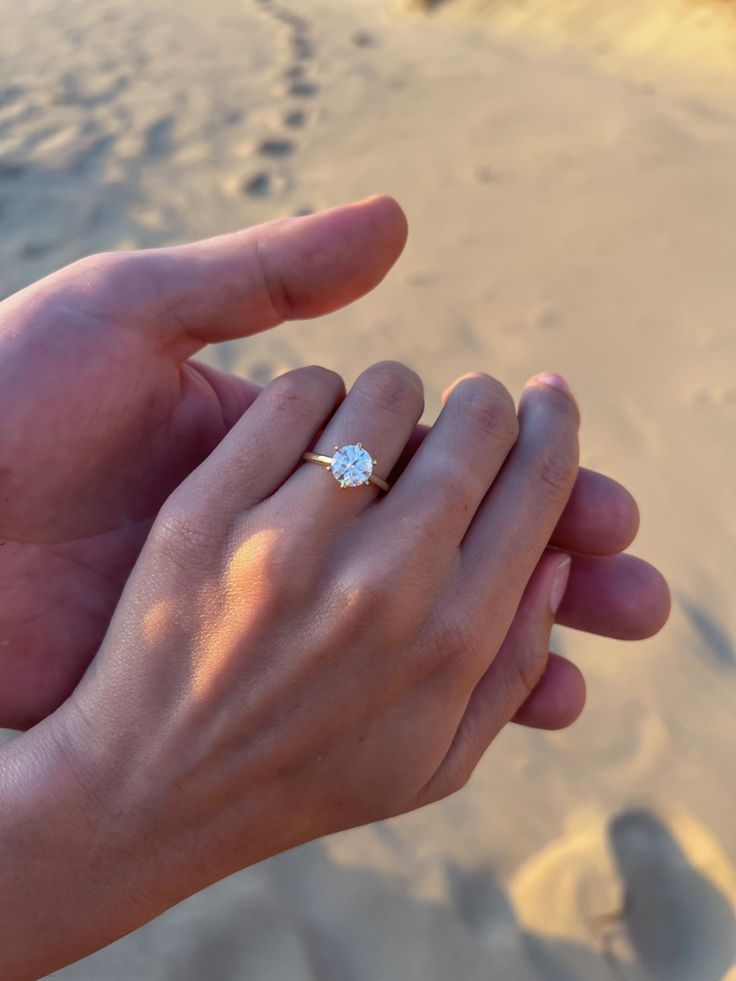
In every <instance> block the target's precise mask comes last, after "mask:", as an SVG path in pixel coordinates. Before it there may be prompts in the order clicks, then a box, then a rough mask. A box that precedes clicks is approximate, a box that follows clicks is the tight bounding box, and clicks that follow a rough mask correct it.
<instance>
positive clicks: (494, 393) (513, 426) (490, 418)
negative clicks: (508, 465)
mask: <svg viewBox="0 0 736 981" xmlns="http://www.w3.org/2000/svg"><path fill="white" fill-rule="evenodd" d="M456 398H457V401H458V402H459V403H460V409H461V411H462V413H463V416H464V417H465V418H466V420H467V422H468V423H469V424H470V425H471V426H473V428H475V429H477V430H479V431H480V432H482V433H484V434H485V435H488V436H492V437H494V439H496V440H498V441H499V442H503V443H507V444H509V445H513V443H515V442H516V439H517V437H518V435H519V420H518V418H517V415H516V408H515V406H514V402H513V399H512V398H511V395H510V394H509V393H508V391H507V390H506V389H505V388H504V386H503V385H501V383H500V382H497V381H495V379H493V378H483V377H477V378H473V379H469V380H468V381H466V382H463V383H462V384H461V385H459V386H458V389H457V396H456Z"/></svg>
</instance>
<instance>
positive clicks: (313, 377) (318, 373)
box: [269, 368, 341, 415]
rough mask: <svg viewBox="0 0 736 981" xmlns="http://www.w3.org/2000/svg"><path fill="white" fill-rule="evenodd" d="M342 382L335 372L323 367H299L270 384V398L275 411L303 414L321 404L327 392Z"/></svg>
mask: <svg viewBox="0 0 736 981" xmlns="http://www.w3.org/2000/svg"><path fill="white" fill-rule="evenodd" d="M335 379H336V380H337V385H339V384H341V382H340V380H339V377H338V376H337V375H334V373H333V372H328V371H327V370H326V369H321V368H297V369H296V370H295V371H289V372H287V374H285V375H280V376H279V377H278V378H275V379H274V380H273V381H272V382H271V384H270V386H269V389H270V391H269V399H270V402H271V405H272V407H273V409H274V411H275V412H285V413H287V414H288V415H301V414H303V412H304V411H305V410H309V409H311V408H313V407H314V406H316V405H318V404H320V403H321V402H322V401H323V400H324V397H325V392H326V391H328V390H330V389H334V388H336V387H337V385H336V383H335Z"/></svg>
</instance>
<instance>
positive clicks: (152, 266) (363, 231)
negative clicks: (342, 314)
mask: <svg viewBox="0 0 736 981" xmlns="http://www.w3.org/2000/svg"><path fill="white" fill-rule="evenodd" d="M406 237H407V223H406V217H405V216H404V213H403V211H402V210H401V208H400V207H399V205H398V204H397V203H396V201H394V200H393V198H390V197H387V196H385V195H377V196H375V197H372V198H367V199H366V200H365V201H359V202H356V203H354V204H347V205H343V206H341V207H337V208H331V209H330V210H328V211H323V212H320V213H318V214H314V215H307V216H305V217H301V218H282V219H277V220H276V221H270V222H267V223H266V224H263V225H256V226H255V227H253V228H247V229H245V230H243V231H238V232H232V233H229V234H226V235H218V236H216V237H215V238H208V239H204V240H203V241H200V242H191V243H189V244H186V245H176V246H172V247H169V248H159V249H147V250H143V251H138V252H135V251H134V252H118V253H115V252H111V253H104V254H102V255H94V256H90V257H89V258H87V259H83V260H81V261H80V262H79V263H73V264H72V265H71V266H67V267H66V268H65V269H62V270H60V271H59V272H58V273H54V274H53V277H52V278H56V283H55V285H60V286H61V287H62V288H63V289H64V290H69V291H71V293H72V294H74V295H73V296H72V297H71V301H73V305H74V306H75V307H81V308H82V309H84V308H85V304H86V305H87V306H88V305H89V303H90V300H92V301H93V303H94V310H95V313H96V315H97V316H98V317H99V316H100V315H101V316H102V317H104V318H105V319H112V320H113V321H114V322H118V321H120V320H124V321H125V322H126V324H128V325H130V326H131V327H133V328H134V329H136V330H139V331H141V332H142V333H143V334H144V335H145V336H146V337H149V338H151V339H153V340H155V341H156V342H157V343H159V344H163V345H164V346H165V347H166V348H167V349H168V350H170V351H173V352H174V353H175V354H176V355H177V357H180V358H181V359H182V360H183V359H184V358H187V357H189V356H190V355H191V354H193V353H195V352H196V351H197V350H199V349H200V348H202V347H203V346H204V345H205V344H212V343H217V342H219V341H226V340H232V339H234V338H237V337H245V336H248V335H250V334H255V333H258V332H259V331H262V330H267V329H268V328H269V327H274V326H276V325H277V324H280V323H282V321H284V320H294V319H305V318H309V317H317V316H321V315H322V314H325V313H330V312H331V311H333V310H336V309H337V308H338V307H341V306H345V304H347V303H352V301H353V300H357V299H358V298H359V297H360V296H362V295H363V294H364V293H367V292H368V291H369V290H372V289H373V288H374V287H375V286H377V285H378V283H380V281H381V280H382V279H383V277H384V276H385V275H386V273H387V272H388V271H389V269H390V268H391V266H393V264H394V263H395V262H396V260H397V259H398V257H399V255H400V254H401V251H402V249H403V248H404V244H405V243H406ZM42 283H43V287H44V290H46V289H48V286H49V284H50V278H49V279H46V280H43V281H42ZM67 305H68V304H67Z"/></svg>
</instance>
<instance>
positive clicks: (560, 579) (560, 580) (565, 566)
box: [549, 555, 572, 616]
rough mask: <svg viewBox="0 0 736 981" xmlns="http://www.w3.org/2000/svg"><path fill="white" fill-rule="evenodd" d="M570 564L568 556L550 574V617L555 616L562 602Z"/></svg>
mask: <svg viewBox="0 0 736 981" xmlns="http://www.w3.org/2000/svg"><path fill="white" fill-rule="evenodd" d="M571 564H572V562H571V559H570V556H569V555H566V556H565V557H564V559H562V561H561V562H559V563H558V565H557V566H556V567H555V571H554V573H553V574H552V585H551V586H550V590H549V606H550V609H551V610H552V616H556V615H557V611H558V610H559V608H560V603H561V602H562V597H563V596H564V595H565V590H566V589H567V581H568V579H569V578H570V566H571Z"/></svg>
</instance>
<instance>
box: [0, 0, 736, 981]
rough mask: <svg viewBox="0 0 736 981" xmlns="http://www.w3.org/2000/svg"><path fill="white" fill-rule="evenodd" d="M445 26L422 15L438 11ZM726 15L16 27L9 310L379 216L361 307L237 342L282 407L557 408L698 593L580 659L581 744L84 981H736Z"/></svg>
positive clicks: (51, 8)
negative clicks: (279, 394) (245, 233)
mask: <svg viewBox="0 0 736 981" xmlns="http://www.w3.org/2000/svg"><path fill="white" fill-rule="evenodd" d="M420 8H425V9H420ZM734 8H736V5H731V4H728V3H725V2H724V3H714V4H713V5H708V4H705V3H694V2H692V3H689V4H687V5H686V4H685V3H684V2H683V3H682V4H676V3H674V2H670V0H659V2H656V3H655V2H652V0H638V2H637V3H635V4H634V3H629V2H622V3H620V4H617V5H616V8H615V10H613V9H612V8H611V7H610V5H608V4H605V3H603V2H602V0H559V2H557V3H551V2H544V3H543V2H541V0H538V2H534V0H530V2H528V3H525V4H517V3H511V2H500V0H499V2H489V0H456V2H454V3H453V2H447V3H424V4H414V5H413V9H412V5H411V4H409V3H408V2H407V3H405V4H401V3H399V2H398V0H350V2H347V0H278V2H276V0H274V2H267V0H261V2H256V0H251V2H247V0H210V3H208V4H207V5H206V8H205V9H204V10H203V9H202V6H201V5H200V4H197V3H194V2H192V0H176V2H174V0H157V2H155V3H154V2H152V0H145V2H144V0H139V2H137V3H127V2H123V0H96V2H95V3H82V2H72V0H26V2H24V3H23V4H21V5H19V4H15V3H11V2H10V0H0V16H1V17H2V23H3V40H2V50H1V53H2V65H3V68H2V76H1V77H0V224H1V227H2V235H0V295H6V294H7V293H9V292H11V291H13V290H15V289H17V288H18V287H20V286H22V285H24V284H26V283H28V282H30V281H31V280H33V279H36V278H38V277H39V276H41V275H43V274H45V273H47V272H48V271H50V270H52V269H54V268H56V267H58V266H59V265H62V264H63V263H66V262H68V261H70V260H72V259H75V258H77V257H78V256H80V255H83V254H86V253H89V252H92V251H98V250H102V249H114V248H131V247H140V246H151V245H158V244H163V243H169V242H178V241H184V240H187V239H193V238H197V237H200V236H205V235H210V234H216V233H219V232H222V231H226V230H229V229H234V228H239V227H242V226H246V225H250V224H253V223H256V222H260V221H263V220H266V219H268V218H271V217H277V216H282V215H293V214H298V213H301V212H305V211H309V210H316V209H319V208H322V207H326V206H330V205H333V204H336V203H340V202H343V201H347V200H350V199H353V198H357V197H363V196H365V195H368V194H371V193H374V192H377V191H382V192H388V193H391V194H393V195H395V196H396V197H397V198H398V200H399V201H400V202H401V204H402V205H403V207H404V209H405V210H406V212H407V215H408V217H409V221H410V225H411V236H410V241H409V245H408V247H407V250H406V253H405V254H404V256H403V257H402V258H401V260H400V262H399V264H398V266H397V267H396V269H395V270H394V271H393V272H392V274H391V275H390V276H389V278H388V279H387V280H386V281H385V283H384V284H383V285H382V286H381V287H380V288H379V289H378V290H377V291H376V292H375V293H374V294H372V295H371V296H369V297H368V298H366V299H365V300H364V301H362V302H361V303H359V304H358V305H356V306H355V307H353V308H351V309H349V310H346V311H342V312H340V313H337V314H335V315H332V316H330V317H327V318H324V319H323V320H320V321H317V322H312V323H306V322H304V323H295V324H290V325H286V326H284V327H282V328H280V329H278V330H276V331H273V332H271V333H269V334H267V335H263V336H261V337H256V338H253V339H252V340H250V341H248V342H247V343H236V344H230V345H226V346H224V347H222V348H220V349H217V350H213V351H211V352H210V353H209V355H208V357H209V358H210V360H211V361H212V362H213V363H216V364H220V365H224V366H226V367H229V368H231V369H233V370H237V371H240V372H242V373H244V374H246V375H249V376H251V377H254V378H256V379H257V380H259V381H265V380H267V379H268V378H270V377H272V376H273V375H274V374H277V373H279V372H281V371H283V370H285V369H288V368H291V367H294V366H296V365H299V364H302V363H305V362H306V363H312V362H321V363H323V364H326V365H328V366H330V367H332V368H335V369H336V370H338V371H340V372H342V373H343V374H344V375H345V376H346V378H347V379H348V380H352V379H353V378H354V377H355V376H356V374H357V373H358V372H359V371H360V370H361V369H362V368H363V367H364V366H366V365H367V364H368V363H370V362H372V361H375V360H379V359H382V358H387V357H390V358H398V359H400V360H403V361H406V362H408V363H409V364H410V365H412V366H413V367H414V368H416V369H417V370H418V371H419V372H420V374H421V375H422V376H423V377H424V379H425V382H426V386H427V394H428V411H427V419H428V420H431V419H432V418H433V416H434V415H435V413H436V411H437V408H438V400H439V394H440V392H441V390H442V388H443V387H444V386H445V385H446V384H447V383H448V382H449V381H450V380H451V379H452V378H453V377H454V376H456V375H457V374H459V373H461V372H463V371H468V370H473V369H482V370H485V371H488V372H491V373H492V374H494V375H496V376H497V377H499V378H501V379H502V380H503V381H505V382H506V383H507V384H508V385H509V386H510V387H511V388H512V390H513V391H514V393H515V394H518V392H519V391H520V388H521V386H522V384H523V382H524V380H525V378H526V377H527V376H528V375H530V374H531V373H533V372H535V371H537V370H542V369H551V370H557V371H560V372H562V373H563V374H564V375H565V376H566V377H567V378H568V379H569V381H570V383H571V385H572V387H573V389H574V391H575V393H576V395H577V397H578V399H579V402H580V405H581V409H582V414H583V428H582V446H583V462H584V463H585V464H586V465H587V466H591V467H595V468H599V469H602V470H604V471H606V472H608V473H610V474H612V475H613V476H616V477H617V478H619V479H620V480H622V481H623V482H624V483H625V484H626V485H627V486H629V487H630V488H631V489H632V491H633V492H634V494H635V495H636V497H637V498H638V500H639V502H640V505H641V511H642V516H643V521H642V528H641V532H640V535H639V538H638V540H637V542H636V543H635V545H634V548H633V551H635V552H638V553H640V554H642V555H644V556H646V557H647V558H649V559H650V560H652V561H654V562H655V563H656V564H658V565H659V566H660V567H661V568H662V569H663V570H664V572H665V574H666V575H667V577H668V578H669V580H670V582H671V585H672V587H673V592H674V599H675V604H674V610H673V615H672V619H671V621H670V624H669V625H668V627H667V628H666V630H665V631H664V632H663V633H662V634H661V635H660V636H658V637H656V638H655V639H653V640H649V641H646V642H643V643H635V644H621V643H614V642H613V641H607V640H602V639H600V638H592V637H588V636H585V635H573V634H572V633H570V632H569V631H564V630H563V631H560V632H559V634H558V635H557V636H556V648H557V649H558V650H559V651H560V652H562V653H564V654H565V655H567V656H569V657H571V658H573V659H574V660H576V661H577V662H578V663H579V664H580V665H581V666H582V667H583V669H584V670H585V673H586V675H587V678H588V685H589V702H588V707H587V710H586V712H585V714H584V715H583V717H582V718H581V720H580V721H579V722H578V723H577V724H576V725H575V726H574V727H573V728H572V729H571V730H569V731H566V732H562V733H556V734H544V733H538V732H531V731H527V730H523V729H519V728H509V729H508V730H507V731H506V732H504V733H503V734H502V736H501V737H500V738H499V740H498V741H497V742H496V743H495V744H494V746H493V747H492V749H491V751H490V752H489V753H488V754H487V757H486V758H485V760H484V761H483V763H482V765H481V766H480V768H479V770H478V772H477V774H476V775H475V777H474V779H473V780H472V781H471V783H470V785H469V786H468V787H467V789H466V790H464V791H463V792H462V793H461V794H459V795H457V796H456V797H454V798H451V799H449V800H447V801H445V802H443V803H441V804H439V805H436V806H434V807H432V808H430V809H427V810H424V811H421V812H418V813H415V814H410V815H407V816H405V817H403V818H401V819H398V820H393V821H389V822H385V823H382V824H379V825H376V826H374V827H370V828H366V829H361V830H357V831H354V832H349V833H347V834H344V835H341V836H338V837H336V838H332V839H329V840H326V841H322V842H318V843H315V844H312V845H310V846H307V847H305V848H302V849H299V850H297V851H296V852H293V853H290V854H287V855H285V856H280V857H278V858H277V859H274V860H272V861H270V862H267V863H264V864H263V865H262V866H259V867H257V868H255V869H251V870H247V871H245V872H243V873H241V874H238V875H236V876H233V877H231V878H230V879H228V880H226V881H224V882H222V883H220V884H217V885H215V886H214V887H212V888H211V889H209V890H206V891H205V892H204V893H202V894H200V895H198V896H196V897H193V898H192V899H191V900H189V901H188V902H186V903H184V904H182V905H181V906H179V907H177V908H176V909H174V910H172V911H170V912H169V913H168V914H166V915H165V916H163V917H161V918H160V919H159V920H158V921H156V922H154V923H153V924H150V925H149V926H147V927H145V928H143V929H142V930H140V931H138V932H137V933H136V934H134V935H132V936H130V937H128V938H126V939H124V940H122V941H120V942H118V943H117V944H114V945H113V946H111V947H110V948H108V949H107V950H105V951H102V952H100V953H98V954H96V955H94V956H93V957H91V958H88V959H87V960H85V961H83V962H80V963H79V964H78V965H75V966H74V967H72V968H69V969H67V970H65V971H62V972H59V973H58V975H55V976H58V977H59V978H64V979H65V981H72V979H74V981H82V979H84V981H93V979H94V981H113V979H115V981H118V979H120V981H123V979H126V981H127V979H133V978H135V979H145V981H159V979H161V981H163V979H167V981H168V979H177V981H199V979H202V978H207V979H208V981H218V979H222V981H229V979H235V978H238V979H240V978H243V979H248V981H261V979H268V981H301V979H307V978H309V979H318V981H415V979H416V981H447V979H452V981H455V979H457V981H476V979H477V981H481V979H482V981H488V979H493V981H598V979H601V981H645V979H656V981H660V979H661V981H722V979H724V978H728V979H730V981H733V979H734V978H736V968H734V957H735V956H736V869H735V867H734V865H735V862H736V821H735V820H734V804H735V801H736V770H735V768H734V765H733V759H734V744H735V742H736V723H735V722H734V701H735V699H736V607H735V605H734V602H733V588H734V587H733V579H734V572H735V571H736V495H735V493H734V480H735V478H736V463H735V460H734V454H733V434H734V425H735V423H736V377H735V372H734V368H735V367H736V327H735V326H734V325H736V288H735V287H734V262H735V260H736V101H734V92H736V10H735V9H734Z"/></svg>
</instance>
